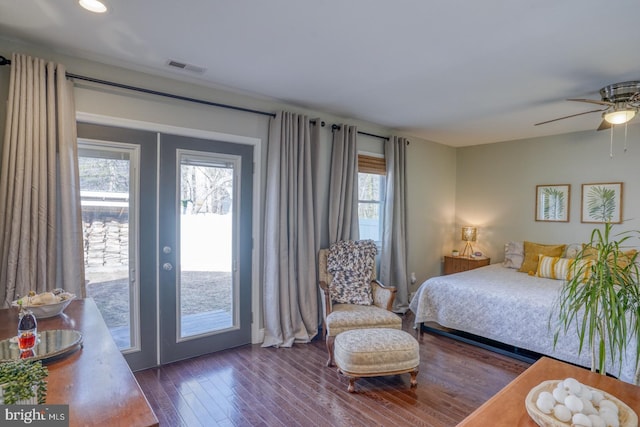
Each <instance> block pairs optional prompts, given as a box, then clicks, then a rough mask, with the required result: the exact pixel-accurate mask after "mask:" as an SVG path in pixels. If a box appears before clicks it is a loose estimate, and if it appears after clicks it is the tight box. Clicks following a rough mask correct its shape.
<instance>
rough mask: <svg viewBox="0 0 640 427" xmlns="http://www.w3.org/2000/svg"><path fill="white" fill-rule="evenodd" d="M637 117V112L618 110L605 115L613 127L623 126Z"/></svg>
mask: <svg viewBox="0 0 640 427" xmlns="http://www.w3.org/2000/svg"><path fill="white" fill-rule="evenodd" d="M635 115H636V112H635V110H618V111H611V112H609V113H604V119H605V120H606V121H607V122H609V123H611V124H612V125H621V124H623V123H627V122H628V121H629V120H631V119H633V117H634V116H635Z"/></svg>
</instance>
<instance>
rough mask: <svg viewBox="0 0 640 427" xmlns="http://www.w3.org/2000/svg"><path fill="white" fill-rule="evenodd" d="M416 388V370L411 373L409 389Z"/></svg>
mask: <svg viewBox="0 0 640 427" xmlns="http://www.w3.org/2000/svg"><path fill="white" fill-rule="evenodd" d="M417 386H418V368H416V369H414V370H413V371H411V388H414V387H417Z"/></svg>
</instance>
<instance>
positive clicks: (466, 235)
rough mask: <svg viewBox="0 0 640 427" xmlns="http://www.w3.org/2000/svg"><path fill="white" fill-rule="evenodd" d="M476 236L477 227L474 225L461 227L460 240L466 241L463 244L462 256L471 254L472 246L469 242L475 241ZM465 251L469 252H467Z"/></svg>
mask: <svg viewBox="0 0 640 427" xmlns="http://www.w3.org/2000/svg"><path fill="white" fill-rule="evenodd" d="M477 236H478V229H477V228H476V227H462V240H463V241H464V242H466V244H465V245H464V250H463V251H462V256H468V257H470V256H471V255H473V247H472V246H471V242H475V241H476V237H477ZM467 251H468V252H469V253H468V254H467Z"/></svg>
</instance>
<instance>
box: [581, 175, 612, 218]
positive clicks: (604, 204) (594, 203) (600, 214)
mask: <svg viewBox="0 0 640 427" xmlns="http://www.w3.org/2000/svg"><path fill="white" fill-rule="evenodd" d="M581 221H582V222H589V223H605V222H610V223H612V224H620V223H621V222H622V183H621V182H606V183H597V184H582V215H581Z"/></svg>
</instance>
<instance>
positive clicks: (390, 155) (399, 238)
mask: <svg viewBox="0 0 640 427" xmlns="http://www.w3.org/2000/svg"><path fill="white" fill-rule="evenodd" d="M407 145H408V142H407V140H406V139H405V138H399V137H396V136H393V137H391V138H389V140H388V141H387V142H386V143H385V158H386V163H387V179H386V183H387V185H386V197H385V202H384V227H383V233H382V251H381V252H380V280H381V281H382V283H385V284H388V285H390V286H395V287H396V289H397V292H396V298H395V301H394V303H393V311H394V312H396V313H405V312H406V311H407V309H408V308H409V279H408V274H407V271H408V267H407V213H406V183H407V177H406V170H407V168H406V161H407V160H406V159H407Z"/></svg>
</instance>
